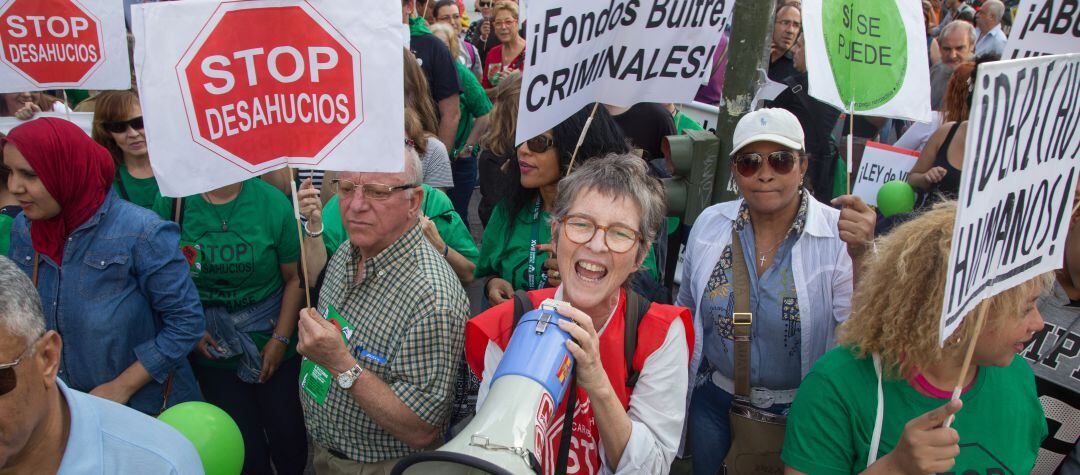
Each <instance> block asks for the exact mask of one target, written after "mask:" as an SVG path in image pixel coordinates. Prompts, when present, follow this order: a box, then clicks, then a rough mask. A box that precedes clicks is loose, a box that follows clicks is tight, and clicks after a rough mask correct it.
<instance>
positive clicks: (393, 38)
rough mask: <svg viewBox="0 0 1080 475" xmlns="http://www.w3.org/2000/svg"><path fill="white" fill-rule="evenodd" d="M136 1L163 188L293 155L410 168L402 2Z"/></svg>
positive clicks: (138, 61) (292, 161) (173, 190)
mask: <svg viewBox="0 0 1080 475" xmlns="http://www.w3.org/2000/svg"><path fill="white" fill-rule="evenodd" d="M132 11H133V15H132V29H133V31H134V34H135V39H136V49H135V65H136V73H137V75H138V81H139V90H140V91H143V94H141V97H142V111H143V117H144V121H145V123H146V133H147V145H148V147H149V151H150V163H151V165H152V166H153V169H154V175H155V177H157V182H158V185H159V186H160V188H161V194H162V195H165V196H186V195H191V194H195V193H199V192H204V191H207V190H211V189H214V188H218V187H221V186H224V185H228V184H231V183H236V182H239V181H242V180H245V179H247V178H250V177H253V176H257V175H259V174H262V173H266V172H268V171H270V170H274V169H277V168H281V167H284V166H286V165H292V166H298V167H303V168H316V169H321V170H337V171H370V172H397V171H400V170H401V169H402V166H403V163H404V155H405V149H404V147H405V138H404V134H405V132H404V127H403V125H402V124H404V121H405V119H404V107H403V104H404V98H403V97H404V92H403V88H402V87H401V85H402V84H403V79H402V55H401V52H402V47H401V36H400V34H399V32H400V30H401V12H400V10H398V8H397V6H395V4H393V3H392V2H371V3H370V4H366V5H365V7H364V8H356V5H355V3H354V2H352V1H350V0H307V1H304V0H256V1H247V2H217V1H208V0H189V1H185V2H163V3H151V4H142V5H136V6H134V7H133V9H132Z"/></svg>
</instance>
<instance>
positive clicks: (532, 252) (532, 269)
mask: <svg viewBox="0 0 1080 475" xmlns="http://www.w3.org/2000/svg"><path fill="white" fill-rule="evenodd" d="M532 219H533V226H532V240H530V241H529V290H538V289H542V288H544V287H546V286H547V280H548V277H547V272H543V271H541V272H540V284H539V285H537V284H536V247H537V245H539V241H540V199H539V198H537V200H536V205H535V206H533V213H532Z"/></svg>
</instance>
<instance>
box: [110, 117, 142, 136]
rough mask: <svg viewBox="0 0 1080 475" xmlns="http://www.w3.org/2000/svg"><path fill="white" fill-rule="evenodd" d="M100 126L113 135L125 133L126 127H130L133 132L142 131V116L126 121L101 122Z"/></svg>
mask: <svg viewBox="0 0 1080 475" xmlns="http://www.w3.org/2000/svg"><path fill="white" fill-rule="evenodd" d="M101 126H102V127H103V128H104V129H105V130H106V131H108V132H112V133H114V134H121V133H124V132H127V129H128V127H131V128H133V129H135V130H142V129H143V120H142V116H141V115H140V116H138V117H135V118H132V119H128V120H113V121H109V122H102V123H101Z"/></svg>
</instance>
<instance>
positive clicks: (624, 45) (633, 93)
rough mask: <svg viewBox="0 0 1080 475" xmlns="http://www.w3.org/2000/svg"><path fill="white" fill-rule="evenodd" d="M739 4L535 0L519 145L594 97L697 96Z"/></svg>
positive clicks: (729, 0)
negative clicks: (734, 6)
mask: <svg viewBox="0 0 1080 475" xmlns="http://www.w3.org/2000/svg"><path fill="white" fill-rule="evenodd" d="M734 3H735V2H734V1H733V0H696V1H682V0H608V1H606V2H594V1H589V2H583V1H580V0H549V1H544V2H540V1H534V2H529V10H528V13H529V14H528V17H529V23H528V31H527V32H526V34H525V37H526V38H527V39H528V42H529V43H528V45H527V46H526V48H525V54H526V58H525V67H524V70H523V72H522V82H521V99H520V102H519V108H518V124H517V142H516V143H521V142H524V141H526V140H528V139H530V138H533V137H535V136H537V135H540V134H541V133H543V132H545V131H547V130H548V129H551V128H552V127H554V126H555V125H558V124H559V123H560V122H562V121H563V120H564V119H566V118H567V117H570V116H571V115H573V114H574V113H575V112H577V111H578V110H580V109H581V108H582V107H585V106H586V105H588V104H591V103H593V102H602V103H605V104H611V105H615V106H620V107H630V106H632V105H634V104H636V103H638V102H674V103H685V102H691V101H692V100H693V98H694V94H695V93H697V90H698V86H699V85H700V84H701V81H702V78H706V77H708V76H709V75H710V74H711V73H712V69H711V67H710V65H711V63H712V58H713V56H714V54H715V52H716V47H717V44H718V43H719V41H720V36H721V35H722V34H723V31H724V27H725V26H726V25H727V21H728V16H729V14H730V12H731V7H732V5H733V4H734Z"/></svg>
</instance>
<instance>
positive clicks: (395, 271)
mask: <svg viewBox="0 0 1080 475" xmlns="http://www.w3.org/2000/svg"><path fill="white" fill-rule="evenodd" d="M360 262H361V256H360V255H359V252H358V250H357V249H355V248H353V247H352V245H351V244H349V242H348V241H346V242H345V243H343V244H342V245H341V247H340V248H339V249H338V252H336V253H335V254H334V256H333V258H332V259H331V260H330V262H329V263H328V264H327V268H326V279H325V281H324V284H323V288H322V292H321V294H320V295H319V309H320V310H325V309H326V306H327V305H328V304H329V305H333V306H334V308H336V309H337V310H338V312H340V313H341V316H342V317H343V318H345V319H347V320H348V321H349V322H350V323H352V324H353V326H355V327H356V329H355V331H354V332H353V334H352V336H351V337H350V338H349V345H348V348H349V350H350V352H352V354H353V356H354V357H358V355H359V352H360V351H361V349H362V350H363V351H366V352H368V353H371V354H374V355H376V357H377V358H378V357H382V358H385V364H381V363H379V362H375V361H373V360H372V358H363V359H362V360H361V365H363V366H364V368H365V370H367V371H371V372H372V373H373V374H375V375H376V376H378V377H379V378H380V379H382V380H383V381H384V382H385V383H386V384H387V385H389V386H390V389H391V390H393V391H394V394H396V395H397V397H398V398H399V399H401V401H402V402H403V403H404V404H405V405H406V406H408V407H409V408H410V409H412V410H413V411H414V412H415V413H416V414H417V415H418V416H420V418H421V419H423V420H424V421H426V422H427V423H429V424H431V425H434V426H436V427H438V428H439V429H440V431H441V430H442V429H443V428H444V427H445V425H446V423H447V419H448V417H449V415H450V404H451V402H452V399H453V388H454V381H455V378H456V376H457V370H458V366H459V364H458V363H459V362H460V361H461V358H462V354H463V352H464V342H465V334H464V331H465V321H466V320H468V318H469V302H468V299H467V298H466V296H465V291H464V290H463V289H462V287H461V282H460V281H459V280H458V278H457V276H456V275H455V274H454V271H453V270H452V269H451V268H450V265H449V264H447V263H446V261H445V260H444V259H443V257H442V256H441V255H440V254H439V253H438V252H437V251H435V249H434V248H432V247H431V245H429V244H428V242H427V240H426V239H425V238H424V235H423V232H422V231H421V230H420V226H419V225H417V226H414V227H413V228H412V229H410V230H409V231H407V232H406V233H405V234H404V235H402V236H401V237H400V238H398V240H397V241H395V242H394V243H393V244H391V245H390V247H388V248H386V250H384V251H382V252H381V253H379V254H378V255H376V256H374V257H372V258H370V259H368V260H367V261H366V262H364V264H363V265H364V268H363V272H364V275H363V276H362V278H361V279H360V280H359V282H357V279H356V271H357V269H358V265H359V264H360ZM358 359H359V358H358ZM300 394H301V401H302V403H303V406H304V416H305V424H306V425H307V430H308V432H309V433H310V434H311V436H312V438H314V439H315V440H316V441H317V442H318V443H319V445H321V446H322V447H325V448H327V449H332V450H336V451H338V452H341V453H342V454H345V455H346V456H348V457H349V458H351V459H353V460H355V461H358V462H361V463H371V462H378V461H381V460H387V459H392V458H397V457H402V456H405V455H408V454H409V453H412V452H415V450H413V449H410V448H409V446H408V445H406V444H405V443H404V442H401V441H400V440H397V439H395V438H394V436H392V435H390V433H389V432H387V431H386V430H385V429H383V428H382V427H381V426H379V425H378V424H376V423H375V421H374V420H373V419H372V418H371V417H370V416H369V415H368V414H367V413H365V412H364V410H363V409H361V408H360V406H359V405H357V403H356V401H355V400H354V399H353V398H352V396H350V395H349V392H348V391H346V390H343V389H341V388H339V387H337V385H336V384H331V386H330V393H329V394H328V395H327V397H326V403H325V404H323V405H321V406H320V405H318V404H317V403H316V402H315V401H314V400H313V399H312V398H311V397H310V396H308V395H307V393H305V392H303V391H301V393H300Z"/></svg>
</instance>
